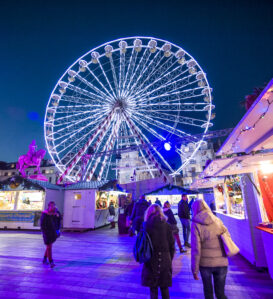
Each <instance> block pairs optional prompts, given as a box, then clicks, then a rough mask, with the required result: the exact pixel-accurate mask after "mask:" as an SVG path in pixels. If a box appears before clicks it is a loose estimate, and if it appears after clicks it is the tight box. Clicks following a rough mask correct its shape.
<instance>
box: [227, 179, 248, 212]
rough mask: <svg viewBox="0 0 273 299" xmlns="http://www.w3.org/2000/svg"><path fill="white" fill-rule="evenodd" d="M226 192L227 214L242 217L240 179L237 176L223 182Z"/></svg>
mask: <svg viewBox="0 0 273 299" xmlns="http://www.w3.org/2000/svg"><path fill="white" fill-rule="evenodd" d="M225 187H226V191H227V194H226V195H227V207H228V213H229V214H231V215H237V216H242V217H244V215H245V212H244V201H243V196H242V190H241V185H240V177H239V176H238V175H235V176H230V177H228V178H227V180H226V182H225Z"/></svg>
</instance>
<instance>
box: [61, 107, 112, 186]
mask: <svg viewBox="0 0 273 299" xmlns="http://www.w3.org/2000/svg"><path fill="white" fill-rule="evenodd" d="M112 117H113V114H112V113H110V114H109V115H108V116H107V117H106V118H105V119H104V120H103V121H102V122H101V123H100V128H101V131H100V132H99V131H98V130H97V131H96V132H94V133H93V134H92V135H91V136H90V137H89V138H88V140H87V142H86V143H85V144H84V146H83V147H82V148H81V149H80V150H79V151H78V153H77V154H76V156H75V157H74V158H73V160H72V161H71V162H70V163H69V165H68V166H67V168H66V170H65V171H64V172H63V174H62V175H61V177H60V178H59V180H58V182H62V181H63V179H64V177H65V176H67V175H69V174H70V173H71V169H72V167H73V165H75V164H77V163H78V161H79V160H80V159H81V157H82V155H83V154H84V153H85V152H86V150H87V149H88V148H89V146H90V144H91V143H92V142H93V140H94V139H95V138H96V136H98V135H99V137H101V136H102V135H103V134H104V132H105V131H106V130H107V127H109V122H111V120H112Z"/></svg>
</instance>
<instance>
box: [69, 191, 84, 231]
mask: <svg viewBox="0 0 273 299" xmlns="http://www.w3.org/2000/svg"><path fill="white" fill-rule="evenodd" d="M71 220H72V227H80V226H81V225H82V224H83V198H82V193H81V192H74V193H73V204H72V219H71Z"/></svg>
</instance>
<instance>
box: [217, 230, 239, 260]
mask: <svg viewBox="0 0 273 299" xmlns="http://www.w3.org/2000/svg"><path fill="white" fill-rule="evenodd" d="M221 239H222V243H223V247H224V250H225V253H226V255H227V256H228V257H231V256H234V255H236V254H237V253H239V251H240V249H239V248H238V246H237V245H236V244H235V243H234V242H233V241H232V239H231V237H230V234H229V233H228V231H226V232H224V233H223V234H222V235H221Z"/></svg>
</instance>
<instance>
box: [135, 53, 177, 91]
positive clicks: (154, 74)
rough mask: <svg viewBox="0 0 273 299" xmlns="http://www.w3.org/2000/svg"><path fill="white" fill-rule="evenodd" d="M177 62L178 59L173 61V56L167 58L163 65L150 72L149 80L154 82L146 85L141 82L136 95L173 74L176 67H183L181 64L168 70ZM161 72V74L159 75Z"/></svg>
mask: <svg viewBox="0 0 273 299" xmlns="http://www.w3.org/2000/svg"><path fill="white" fill-rule="evenodd" d="M175 64H176V61H173V59H172V57H169V58H167V60H166V61H165V62H164V63H163V64H162V66H161V67H160V68H159V69H158V70H155V71H154V72H152V73H151V74H148V77H147V81H148V82H152V83H150V84H148V85H146V86H145V87H144V86H143V84H139V86H138V88H137V89H136V90H135V93H134V94H135V96H138V95H139V94H143V92H144V91H145V90H147V89H148V88H149V87H150V86H152V85H154V84H155V83H157V82H160V81H161V80H162V79H164V78H165V77H166V76H171V75H170V74H171V73H172V72H174V71H175V70H176V69H181V66H178V67H177V68H175V69H174V70H171V71H169V72H167V71H168V70H169V69H171V68H172V67H173V66H174V65H175ZM166 72H167V73H166ZM159 73H160V75H159ZM154 78H155V79H154ZM144 81H145V82H147V81H146V80H144Z"/></svg>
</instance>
